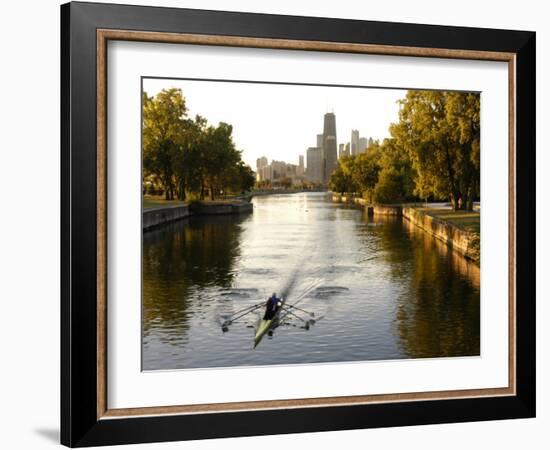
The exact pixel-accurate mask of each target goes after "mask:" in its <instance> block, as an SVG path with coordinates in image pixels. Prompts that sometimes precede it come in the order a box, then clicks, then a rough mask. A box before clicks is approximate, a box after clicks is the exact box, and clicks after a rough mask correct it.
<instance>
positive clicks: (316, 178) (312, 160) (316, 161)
mask: <svg viewBox="0 0 550 450" xmlns="http://www.w3.org/2000/svg"><path fill="white" fill-rule="evenodd" d="M306 162H307V168H306V175H307V178H308V180H309V181H313V182H315V183H322V181H323V174H322V170H321V166H322V151H321V148H320V147H309V148H308V149H307V151H306Z"/></svg>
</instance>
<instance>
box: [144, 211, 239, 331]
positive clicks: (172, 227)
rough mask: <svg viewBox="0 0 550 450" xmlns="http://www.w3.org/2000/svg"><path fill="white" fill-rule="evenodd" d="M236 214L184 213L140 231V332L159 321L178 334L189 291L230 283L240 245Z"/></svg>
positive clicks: (183, 327) (183, 328) (184, 327)
mask: <svg viewBox="0 0 550 450" xmlns="http://www.w3.org/2000/svg"><path fill="white" fill-rule="evenodd" d="M242 221H243V219H242V218H240V217H239V216H205V217H196V218H190V219H189V220H185V221H180V222H175V223H172V224H167V225H165V226H162V227H159V228H157V229H155V230H152V231H150V232H146V233H144V235H143V259H142V265H143V275H142V276H143V334H144V336H146V335H147V334H148V332H149V329H150V327H151V326H154V325H155V324H157V323H162V324H163V327H164V328H166V329H171V330H173V331H174V332H177V333H178V334H179V336H180V337H181V335H182V333H184V332H185V331H187V329H188V319H189V317H188V309H189V306H190V303H189V302H190V299H191V297H193V296H192V295H191V294H192V293H193V292H200V291H201V289H202V288H204V287H205V286H215V287H219V288H230V287H231V284H232V281H233V277H234V275H233V268H234V265H235V261H236V260H237V259H238V256H239V252H240V248H239V243H240V234H241V232H242V229H241V223H242Z"/></svg>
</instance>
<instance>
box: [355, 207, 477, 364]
mask: <svg viewBox="0 0 550 450" xmlns="http://www.w3.org/2000/svg"><path fill="white" fill-rule="evenodd" d="M366 221H367V223H375V224H377V225H379V226H377V227H375V228H374V229H375V230H376V231H375V233H374V234H375V235H377V236H378V238H379V246H380V248H381V249H383V252H382V255H381V258H383V259H384V261H385V262H387V263H388V267H389V269H390V270H389V272H388V275H389V276H390V277H391V278H392V281H393V282H394V283H398V284H399V283H401V284H403V288H404V289H403V290H402V291H401V293H400V294H399V295H398V296H397V298H396V308H395V318H394V326H395V334H396V335H397V336H398V337H399V342H400V346H401V349H402V351H403V352H404V353H405V354H407V355H408V356H409V357H411V358H431V357H449V356H473V355H479V354H480V319H479V318H480V316H479V314H480V304H479V302H480V298H479V286H480V277H479V268H478V267H477V266H475V264H473V263H470V262H468V261H467V260H466V259H465V258H464V257H462V256H461V255H460V254H458V253H456V252H453V251H452V249H450V248H449V247H448V246H447V245H445V244H444V243H442V242H440V241H439V240H437V239H435V238H434V237H433V236H430V235H429V234H427V233H426V232H424V231H423V230H421V229H419V228H418V227H416V226H415V225H413V224H411V223H410V222H409V221H408V220H406V219H403V218H397V217H391V216H374V217H367V218H366Z"/></svg>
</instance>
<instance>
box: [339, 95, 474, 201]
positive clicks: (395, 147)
mask: <svg viewBox="0 0 550 450" xmlns="http://www.w3.org/2000/svg"><path fill="white" fill-rule="evenodd" d="M399 104H400V105H399V107H400V108H399V120H398V122H397V123H394V124H391V125H390V129H389V131H390V137H389V138H386V139H384V141H383V142H379V141H375V142H374V143H373V144H372V145H370V146H369V147H368V148H367V150H366V151H365V152H364V153H362V154H360V155H356V156H350V157H344V158H341V159H340V160H339V163H338V167H337V168H336V170H335V171H334V172H333V174H332V176H331V178H330V182H329V187H330V189H331V190H333V191H334V192H340V193H349V194H356V195H362V196H363V197H364V198H366V199H367V200H368V201H370V202H378V203H400V202H403V201H410V200H418V199H422V200H425V201H427V200H428V199H433V200H438V199H446V200H448V201H450V203H451V205H452V206H453V209H455V210H459V209H466V210H472V208H473V202H474V200H475V199H477V198H479V194H480V96H479V94H476V93H463V92H448V91H419V90H415V91H408V92H407V95H406V96H405V98H404V99H403V100H400V101H399Z"/></svg>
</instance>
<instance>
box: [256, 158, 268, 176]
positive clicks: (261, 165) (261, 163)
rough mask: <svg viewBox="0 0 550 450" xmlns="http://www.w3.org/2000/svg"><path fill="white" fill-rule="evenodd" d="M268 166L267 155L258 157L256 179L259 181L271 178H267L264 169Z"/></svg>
mask: <svg viewBox="0 0 550 450" xmlns="http://www.w3.org/2000/svg"><path fill="white" fill-rule="evenodd" d="M267 166H268V162H267V158H266V157H265V156H262V157H261V158H258V159H257V160H256V180H257V181H264V180H269V178H265V176H266V171H265V170H264V169H265V168H266V167H267Z"/></svg>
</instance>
